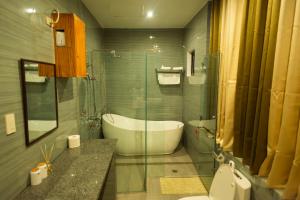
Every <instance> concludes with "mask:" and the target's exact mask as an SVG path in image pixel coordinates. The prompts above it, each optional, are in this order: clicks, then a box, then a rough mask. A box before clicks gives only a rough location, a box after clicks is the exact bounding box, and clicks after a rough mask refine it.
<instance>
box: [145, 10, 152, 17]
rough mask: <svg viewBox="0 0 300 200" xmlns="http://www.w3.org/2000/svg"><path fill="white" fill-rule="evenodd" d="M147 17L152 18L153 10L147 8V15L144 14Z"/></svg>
mask: <svg viewBox="0 0 300 200" xmlns="http://www.w3.org/2000/svg"><path fill="white" fill-rule="evenodd" d="M146 17H147V18H152V17H153V11H152V10H149V11H148V12H147V15H146Z"/></svg>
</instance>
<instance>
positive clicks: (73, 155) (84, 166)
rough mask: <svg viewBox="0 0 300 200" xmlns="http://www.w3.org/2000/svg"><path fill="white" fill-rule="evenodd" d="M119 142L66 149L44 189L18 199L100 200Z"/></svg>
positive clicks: (32, 189) (39, 187)
mask: <svg viewBox="0 0 300 200" xmlns="http://www.w3.org/2000/svg"><path fill="white" fill-rule="evenodd" d="M115 145H116V140H110V139H94V140H86V141H82V142H81V144H80V147H79V148H74V149H66V150H65V151H64V152H63V153H62V154H61V155H60V156H59V157H58V158H57V159H56V160H55V161H54V163H53V174H51V175H50V176H49V177H48V178H46V179H44V180H43V182H42V183H41V184H40V185H37V186H29V187H27V188H26V189H25V190H24V191H23V192H21V193H20V194H19V195H18V196H17V197H16V199H23V200H42V199H46V200H65V199H72V200H73V199H78V200H80V199H85V200H96V199H98V198H99V195H100V193H101V189H102V188H103V185H104V182H105V178H106V175H107V173H108V171H109V167H110V163H111V160H112V158H113V153H114V151H115Z"/></svg>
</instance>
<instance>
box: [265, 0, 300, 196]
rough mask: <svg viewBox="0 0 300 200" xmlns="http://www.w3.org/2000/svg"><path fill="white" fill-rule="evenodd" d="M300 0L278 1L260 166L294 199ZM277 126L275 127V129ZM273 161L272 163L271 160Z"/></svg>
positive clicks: (298, 171) (299, 157) (299, 161)
mask: <svg viewBox="0 0 300 200" xmlns="http://www.w3.org/2000/svg"><path fill="white" fill-rule="evenodd" d="M299 28H300V0H285V1H282V4H281V13H280V21H279V28H278V37H277V47H276V57H275V66H274V76H273V82H272V90H271V107H270V119H269V126H271V125H272V128H270V129H269V141H268V146H269V147H270V148H269V149H268V157H267V159H266V162H265V163H264V165H262V167H261V171H262V172H265V173H266V174H267V172H268V169H269V167H268V166H269V165H271V167H270V173H269V176H268V180H267V182H268V184H269V185H270V186H271V187H276V188H283V187H285V192H284V199H296V198H297V197H296V196H297V190H298V187H299V182H300V150H299V148H300V142H299V140H300V139H299V137H300V134H299V132H300V128H299V120H300V56H299V52H300V30H299ZM275 128H276V129H275ZM272 161H273V162H272Z"/></svg>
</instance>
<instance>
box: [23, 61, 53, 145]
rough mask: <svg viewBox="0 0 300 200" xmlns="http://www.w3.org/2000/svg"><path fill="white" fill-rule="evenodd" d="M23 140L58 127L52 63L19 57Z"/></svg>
mask: <svg viewBox="0 0 300 200" xmlns="http://www.w3.org/2000/svg"><path fill="white" fill-rule="evenodd" d="M21 80H22V82H21V84H22V91H23V110H24V126H25V137H26V144H27V145H30V144H33V143H34V142H36V141H38V140H39V139H41V138H42V137H44V136H46V135H48V134H50V133H51V132H52V131H53V130H55V129H56V128H58V114H57V94H56V77H55V65H54V64H51V63H45V62H39V61H32V60H25V59H21Z"/></svg>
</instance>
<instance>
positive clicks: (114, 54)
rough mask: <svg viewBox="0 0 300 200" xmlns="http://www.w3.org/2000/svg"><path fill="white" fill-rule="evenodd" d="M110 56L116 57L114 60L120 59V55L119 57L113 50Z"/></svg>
mask: <svg viewBox="0 0 300 200" xmlns="http://www.w3.org/2000/svg"><path fill="white" fill-rule="evenodd" d="M110 54H111V55H112V56H113V57H114V58H120V57H121V56H120V55H117V53H116V50H111V51H110Z"/></svg>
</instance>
